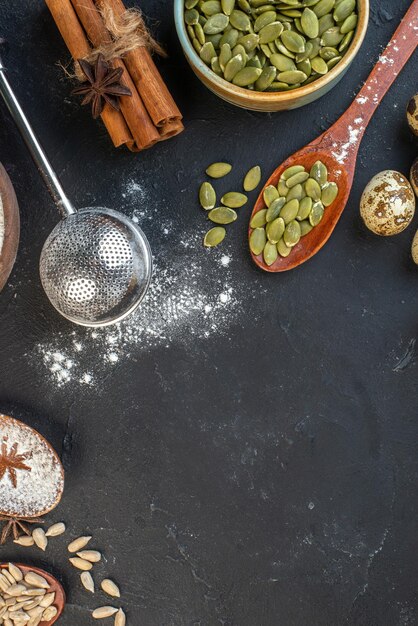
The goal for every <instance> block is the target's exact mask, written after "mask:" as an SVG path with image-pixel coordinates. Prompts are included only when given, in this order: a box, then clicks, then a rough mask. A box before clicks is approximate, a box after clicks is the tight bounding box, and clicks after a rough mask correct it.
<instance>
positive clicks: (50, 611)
mask: <svg viewBox="0 0 418 626" xmlns="http://www.w3.org/2000/svg"><path fill="white" fill-rule="evenodd" d="M57 613H58V609H57V608H56V607H55V606H49V607H48V608H46V609H45V610H44V612H43V614H42V620H43V621H44V622H49V621H50V620H51V619H52V618H53V617H55V616H56V614H57Z"/></svg>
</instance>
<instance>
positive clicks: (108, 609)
mask: <svg viewBox="0 0 418 626" xmlns="http://www.w3.org/2000/svg"><path fill="white" fill-rule="evenodd" d="M117 612H118V609H115V608H114V607H113V606H100V607H99V608H98V609H94V611H93V613H92V614H91V615H92V617H94V619H104V618H106V617H112V615H115V613H117Z"/></svg>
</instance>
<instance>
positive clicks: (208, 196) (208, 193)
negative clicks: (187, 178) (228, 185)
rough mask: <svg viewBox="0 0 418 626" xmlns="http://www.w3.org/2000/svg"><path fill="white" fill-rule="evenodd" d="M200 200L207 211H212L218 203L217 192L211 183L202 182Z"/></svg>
mask: <svg viewBox="0 0 418 626" xmlns="http://www.w3.org/2000/svg"><path fill="white" fill-rule="evenodd" d="M199 200H200V204H201V206H202V207H203V208H204V209H205V211H210V209H213V207H214V206H215V204H216V193H215V190H214V188H213V187H212V185H211V184H210V183H207V182H205V183H202V185H201V186H200V190H199Z"/></svg>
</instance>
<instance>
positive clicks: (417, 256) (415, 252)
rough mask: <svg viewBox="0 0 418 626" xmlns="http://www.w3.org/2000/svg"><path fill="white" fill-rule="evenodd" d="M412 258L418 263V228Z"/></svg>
mask: <svg viewBox="0 0 418 626" xmlns="http://www.w3.org/2000/svg"><path fill="white" fill-rule="evenodd" d="M411 252H412V258H413V260H414V263H416V264H417V265H418V230H417V232H416V233H415V237H414V238H413V240H412V250H411Z"/></svg>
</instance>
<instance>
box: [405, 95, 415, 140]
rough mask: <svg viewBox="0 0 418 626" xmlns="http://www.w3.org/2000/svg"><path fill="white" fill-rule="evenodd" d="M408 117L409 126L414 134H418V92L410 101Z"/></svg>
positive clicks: (407, 111)
mask: <svg viewBox="0 0 418 626" xmlns="http://www.w3.org/2000/svg"><path fill="white" fill-rule="evenodd" d="M406 118H407V120H408V124H409V128H410V129H411V130H412V132H413V133H414V135H417V136H418V94H416V95H415V96H414V97H413V98H411V100H410V101H409V104H408V108H407V110H406Z"/></svg>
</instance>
